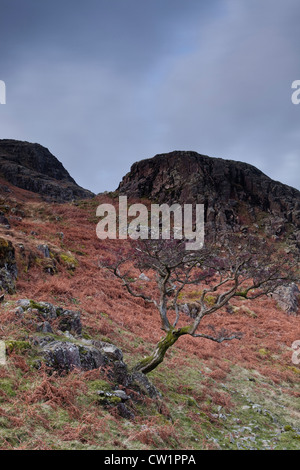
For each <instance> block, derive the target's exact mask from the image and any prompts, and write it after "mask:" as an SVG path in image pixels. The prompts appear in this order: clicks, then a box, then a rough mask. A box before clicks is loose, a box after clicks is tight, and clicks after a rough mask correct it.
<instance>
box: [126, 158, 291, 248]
mask: <svg viewBox="0 0 300 470" xmlns="http://www.w3.org/2000/svg"><path fill="white" fill-rule="evenodd" d="M118 191H119V194H122V195H127V196H128V197H134V198H148V199H150V200H151V201H153V202H157V203H160V204H161V203H168V204H170V203H174V202H177V203H179V204H193V203H198V204H204V205H205V221H206V228H207V230H209V229H210V228H211V229H212V230H216V229H218V228H224V227H226V228H228V227H231V228H234V227H239V228H240V227H241V226H244V229H245V230H247V227H245V223H247V222H248V223H249V222H251V223H252V224H253V223H257V222H258V221H259V220H261V218H262V217H263V216H264V215H265V216H266V217H267V219H266V223H267V224H269V225H270V230H271V232H272V234H274V235H275V236H276V233H275V232H277V234H280V233H283V232H284V231H285V230H286V224H289V223H290V224H292V225H294V227H295V230H296V231H298V232H297V233H299V230H300V191H298V190H296V189H294V188H292V187H289V186H287V185H284V184H281V183H279V182H277V181H273V180H272V179H271V178H269V177H268V176H266V175H265V174H264V173H262V172H261V171H260V170H258V169H257V168H255V167H254V166H252V165H249V164H247V163H242V162H237V161H232V160H223V159H221V158H211V157H208V156H204V155H199V154H198V153H196V152H183V151H174V152H171V153H167V154H161V155H156V156H155V157H153V158H150V159H146V160H142V161H139V162H137V163H134V164H133V165H132V167H131V170H130V172H129V173H128V174H127V175H125V176H124V178H123V180H122V182H121V183H120V185H119V187H118ZM268 216H269V218H268ZM274 218H275V221H274ZM272 221H273V224H274V223H275V222H276V223H275V225H276V227H272ZM295 243H297V241H296V239H295Z"/></svg>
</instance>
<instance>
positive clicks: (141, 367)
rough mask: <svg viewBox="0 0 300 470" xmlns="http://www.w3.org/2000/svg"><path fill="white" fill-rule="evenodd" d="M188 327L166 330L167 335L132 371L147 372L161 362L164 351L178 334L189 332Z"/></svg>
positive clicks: (178, 336) (174, 341)
mask: <svg viewBox="0 0 300 470" xmlns="http://www.w3.org/2000/svg"><path fill="white" fill-rule="evenodd" d="M189 329H190V327H186V328H180V329H177V330H175V329H170V330H169V331H168V332H167V335H166V336H165V337H164V338H162V339H161V340H160V341H159V342H158V343H157V345H156V347H155V349H154V351H153V353H152V354H150V356H147V357H145V358H144V359H142V360H141V361H140V362H138V364H136V366H135V367H134V371H137V372H142V373H143V374H148V373H149V372H151V371H152V370H154V369H155V368H156V367H157V366H158V365H159V364H161V363H162V362H163V360H164V357H165V354H166V352H167V351H168V349H169V348H170V347H171V346H173V344H174V343H176V341H177V340H178V339H179V338H180V336H182V335H186V334H189Z"/></svg>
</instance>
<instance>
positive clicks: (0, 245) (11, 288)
mask: <svg viewBox="0 0 300 470" xmlns="http://www.w3.org/2000/svg"><path fill="white" fill-rule="evenodd" d="M17 275H18V269H17V264H16V259H15V249H14V247H13V245H12V243H11V241H10V240H6V239H5V238H0V293H1V291H5V292H7V293H8V294H13V293H14V292H15V281H16V279H17Z"/></svg>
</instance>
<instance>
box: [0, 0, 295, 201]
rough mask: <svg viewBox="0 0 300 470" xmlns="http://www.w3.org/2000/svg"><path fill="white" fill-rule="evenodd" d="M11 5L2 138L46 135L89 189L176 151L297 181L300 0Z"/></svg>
mask: <svg viewBox="0 0 300 470" xmlns="http://www.w3.org/2000/svg"><path fill="white" fill-rule="evenodd" d="M4 3H5V8H4V9H3V11H2V15H1V18H0V44H2V46H0V47H1V50H0V53H1V58H2V64H3V67H2V69H1V74H3V76H0V79H2V80H5V82H6V85H7V104H6V105H5V106H1V107H0V129H1V138H15V139H21V140H28V141H32V142H39V143H41V144H42V145H45V146H46V147H48V148H49V150H50V151H51V152H52V153H54V155H55V156H57V158H59V159H60V160H61V161H62V163H63V164H64V166H65V167H66V168H67V169H68V171H69V172H70V173H71V175H72V176H73V177H74V178H75V180H76V181H77V182H78V183H79V184H80V185H82V186H83V187H86V188H88V189H91V190H93V191H94V192H100V191H104V190H113V189H115V188H116V187H117V186H118V183H119V181H120V180H121V178H122V176H123V175H124V174H125V173H126V172H127V171H129V168H130V166H131V164H132V163H133V162H134V161H137V160H140V159H142V158H149V157H152V156H153V155H155V154H157V153H162V152H167V151H171V150H175V149H181V150H195V151H198V152H199V153H204V154H207V155H210V156H218V157H223V158H230V159H235V160H242V161H246V162H248V163H252V164H254V165H255V166H257V167H258V168H260V169H261V170H262V171H264V172H265V173H267V174H268V175H269V176H271V177H273V178H274V179H278V180H281V181H282V182H285V183H287V184H290V185H292V186H295V187H298V188H300V182H299V174H300V166H299V165H300V156H299V148H300V146H299V143H300V142H299V141H300V133H299V130H298V129H299V125H298V124H299V119H300V106H299V107H297V106H295V105H293V104H292V103H291V94H292V90H291V83H292V82H293V81H294V80H295V79H300V76H299V74H298V67H297V63H298V57H299V45H298V25H297V17H298V16H299V15H298V13H299V9H300V7H299V6H298V0H285V1H283V0H279V1H277V2H272V1H271V0H265V1H264V2H260V1H258V0H251V2H249V1H248V0H247V1H246V0H238V1H237V0H220V1H218V2H215V1H212V2H209V3H208V2H205V3H204V2H199V1H198V0H190V1H189V2H182V1H181V0H172V1H171V0H165V1H164V2H161V1H158V0H152V1H151V2H150V1H145V2H140V1H137V0H127V1H126V2H124V1H123V0H111V1H109V2H108V1H105V0H97V1H95V0H88V1H86V2H84V3H83V2H81V1H77V2H76V1H74V0H72V1H70V0H65V1H64V2H58V1H57V0H53V1H52V2H36V1H35V0H28V1H27V2H23V1H20V0H10V1H9V2H8V1H7V2H3V4H4ZM274 3H275V4H274ZM4 38H5V41H4ZM4 44H5V47H4Z"/></svg>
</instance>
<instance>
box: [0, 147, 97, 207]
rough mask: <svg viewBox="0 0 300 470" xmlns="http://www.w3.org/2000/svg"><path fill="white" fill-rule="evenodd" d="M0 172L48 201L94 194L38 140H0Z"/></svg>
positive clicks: (7, 178) (86, 196)
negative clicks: (75, 179) (74, 177)
mask: <svg viewBox="0 0 300 470" xmlns="http://www.w3.org/2000/svg"><path fill="white" fill-rule="evenodd" d="M0 175H1V176H2V177H3V178H4V179H6V181H8V182H9V183H11V184H13V185H14V186H17V187H19V188H22V189H26V190H28V191H32V192H34V193H38V194H40V195H41V196H42V197H43V199H45V200H47V201H51V200H52V201H57V202H65V201H71V200H73V199H84V198H90V197H93V196H94V195H93V193H91V192H90V191H88V190H86V189H83V188H81V187H80V186H78V185H77V184H76V182H75V181H74V179H73V178H72V177H71V176H70V175H69V173H68V172H67V170H66V169H65V168H64V167H63V165H62V164H61V163H60V162H59V160H58V159H57V158H56V157H54V155H52V154H51V153H50V152H49V150H48V149H46V148H45V147H42V146H41V145H39V144H33V143H29V142H22V141H18V140H9V139H4V140H0Z"/></svg>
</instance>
